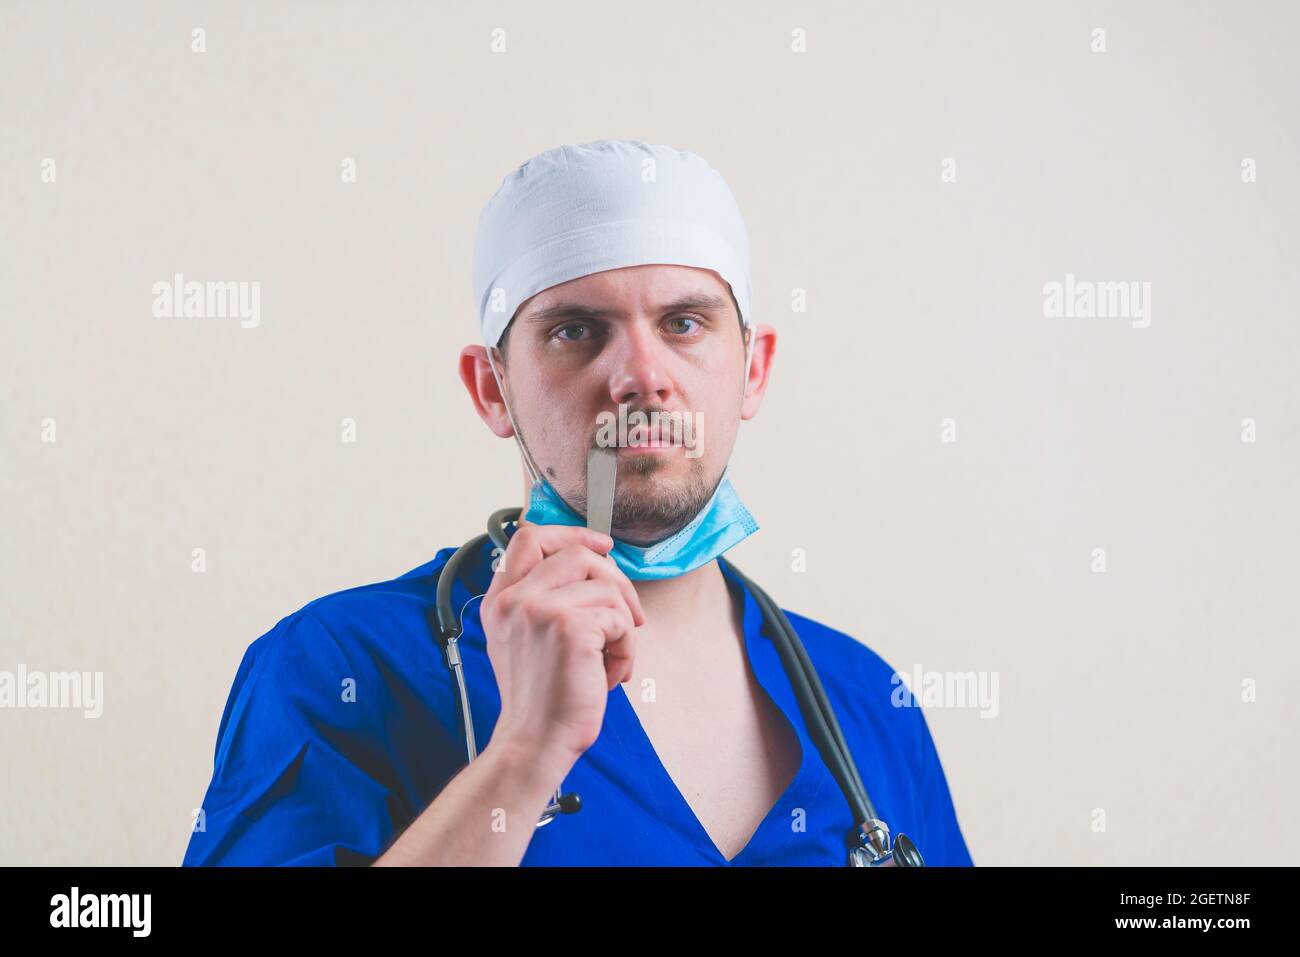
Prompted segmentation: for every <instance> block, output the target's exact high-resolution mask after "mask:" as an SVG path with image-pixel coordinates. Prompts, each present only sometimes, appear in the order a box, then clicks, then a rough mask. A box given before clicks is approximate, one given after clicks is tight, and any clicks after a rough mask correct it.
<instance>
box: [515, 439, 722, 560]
mask: <svg viewBox="0 0 1300 957" xmlns="http://www.w3.org/2000/svg"><path fill="white" fill-rule="evenodd" d="M515 427H516V430H517V431H518V433H519V438H520V439H521V440H522V442H523V444H525V445H528V439H527V436H526V435H525V434H524V428H523V422H522V421H521V420H520V419H519V418H516V419H515ZM595 447H596V435H595V433H593V435H592V437H591V440H590V441H589V442H588V448H595ZM531 448H532V446H531V445H529V449H530V450H531ZM677 454H678V455H681V458H682V460H683V461H684V462H685V463H686V471H685V475H683V476H681V477H680V478H677V477H670V475H671V474H672V473H673V472H674V471H675V470H677V469H680V466H677V465H675V463H672V462H670V461H662V460H660V459H659V458H658V457H657V456H651V455H645V456H641V455H634V456H620V457H619V463H618V477H617V480H616V483H615V487H614V509H613V514H612V515H611V519H610V534H611V535H613V536H614V537H616V538H618V539H620V540H622V541H625V542H628V543H629V544H632V545H637V546H641V547H645V546H648V545H653V544H655V543H657V542H661V541H663V540H664V539H665V538H668V537H669V536H671V535H674V534H676V533H677V532H679V531H680V530H681V529H682V528H684V527H685V526H686V524H687V523H688V522H689V521H690V520H691V519H693V518H694V517H695V516H696V515H698V514H699V513H700V511H701V510H702V509H703V508H704V506H705V505H707V504H708V503H709V499H711V498H712V497H713V493H714V492H715V491H717V488H718V485H719V484H721V482H722V473H721V472H719V473H718V474H717V475H716V476H713V478H712V480H710V479H709V477H708V476H707V475H706V474H705V467H704V464H703V462H704V460H703V458H702V457H696V458H689V457H686V456H685V454H684V453H677ZM534 461H535V462H536V464H537V466H538V468H541V469H542V471H543V472H544V473H545V476H546V479H547V481H549V482H550V483H551V485H552V486H553V487H554V488H555V490H556V491H557V492H558V493H559V494H560V497H561V498H562V499H564V501H565V502H566V503H568V505H569V507H570V508H572V509H573V510H574V511H575V512H577V514H578V515H581V516H584V517H585V516H586V514H587V483H586V477H585V475H584V476H583V478H582V480H581V481H580V483H578V484H575V485H574V487H572V488H569V489H564V488H561V487H560V485H559V484H558V483H557V482H556V481H555V470H554V469H552V468H549V467H544V466H543V465H542V463H541V462H537V461H536V460H534ZM584 464H585V460H584Z"/></svg>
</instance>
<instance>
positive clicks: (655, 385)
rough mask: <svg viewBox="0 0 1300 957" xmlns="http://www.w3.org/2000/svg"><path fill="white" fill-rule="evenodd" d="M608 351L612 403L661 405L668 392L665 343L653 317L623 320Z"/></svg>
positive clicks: (667, 350)
mask: <svg viewBox="0 0 1300 957" xmlns="http://www.w3.org/2000/svg"><path fill="white" fill-rule="evenodd" d="M616 340H617V343H616V345H615V347H614V348H613V349H611V350H610V352H611V361H612V365H611V368H610V372H609V395H610V398H611V399H613V400H614V402H615V404H619V403H627V404H628V405H636V406H638V407H640V406H650V407H651V408H656V409H657V408H661V407H664V406H666V405H667V404H668V399H669V398H670V397H671V395H672V389H673V386H672V378H671V376H670V375H669V370H668V365H667V359H668V355H669V351H670V350H669V349H668V347H667V346H666V345H665V344H664V343H663V342H661V341H660V339H659V336H658V335H657V334H656V331H655V325H654V322H653V321H642V320H640V319H636V320H633V321H629V322H626V323H623V324H622V325H621V326H620V329H619V335H618V336H616Z"/></svg>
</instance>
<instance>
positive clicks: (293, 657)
mask: <svg viewBox="0 0 1300 957" xmlns="http://www.w3.org/2000/svg"><path fill="white" fill-rule="evenodd" d="M455 551H456V549H455V548H444V549H442V550H440V551H439V552H438V553H437V554H436V555H435V556H434V558H433V559H432V560H430V561H428V562H426V563H424V564H423V565H420V566H419V567H417V568H414V569H412V570H411V571H409V572H406V573H405V574H402V575H399V576H397V577H395V578H391V579H387V580H385V581H378V582H372V583H370V584H365V585H358V586H355V587H350V588H344V589H339V590H338V591H334V592H330V593H328V594H325V595H322V596H320V597H318V598H314V599H312V600H311V601H309V602H307V603H306V604H304V605H302V606H301V607H299V608H298V609H297V610H296V611H293V612H291V613H290V614H288V615H285V616H284V617H283V618H281V619H280V620H279V621H278V622H276V623H275V625H274V626H272V627H271V628H270V629H269V630H268V631H266V632H265V633H264V634H262V635H261V636H260V637H258V638H257V639H255V640H254V641H253V642H252V643H251V644H249V645H248V647H247V649H246V650H245V651H244V655H243V659H242V660H241V661H240V664H239V669H238V671H237V673H236V675H235V681H234V686H233V688H232V689H231V698H232V702H233V699H234V698H235V696H236V695H237V694H238V693H239V692H241V691H245V690H246V691H247V692H249V693H251V692H252V690H253V688H254V686H255V685H258V684H282V685H283V683H285V682H299V683H303V682H312V681H314V680H316V679H317V678H319V679H320V680H324V679H326V678H328V679H329V680H330V681H334V680H335V679H338V681H344V680H346V679H347V678H348V677H351V678H353V679H356V680H358V681H359V680H361V679H362V678H377V677H379V676H380V674H381V673H382V674H385V675H387V676H391V675H392V674H394V673H400V672H394V670H393V669H390V668H389V667H388V665H389V664H390V663H391V664H393V665H398V664H401V663H403V662H406V663H408V664H409V663H412V662H414V661H415V660H417V659H418V657H419V655H420V654H421V653H422V652H426V651H428V650H429V649H428V648H426V647H425V646H432V645H433V643H434V642H433V633H432V630H431V629H432V622H433V621H434V620H435V618H434V613H433V608H434V605H435V602H436V590H437V579H438V573H439V572H440V571H441V569H442V567H443V566H444V565H445V564H446V562H447V560H448V559H449V558H450V557H451V555H452V554H453V553H454V552H455ZM375 684H376V686H382V683H381V682H375ZM372 700H373V699H372ZM227 711H228V712H229V709H227ZM228 717H229V714H228V713H227V715H226V716H225V717H223V721H222V725H223V726H224V724H225V720H226V718H228Z"/></svg>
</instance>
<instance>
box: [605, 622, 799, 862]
mask: <svg viewBox="0 0 1300 957" xmlns="http://www.w3.org/2000/svg"><path fill="white" fill-rule="evenodd" d="M684 657H689V656H675V657H674V658H672V659H670V658H668V657H667V656H665V657H662V658H656V657H650V658H649V660H646V661H644V662H641V661H639V662H638V667H637V671H636V673H635V674H634V675H633V679H632V681H630V682H628V684H626V685H623V686H621V687H622V689H623V691H624V692H625V694H626V696H627V700H628V702H629V703H630V704H631V706H632V709H633V711H634V712H635V713H636V716H637V719H638V721H639V723H640V726H641V731H642V733H643V734H644V735H645V737H646V738H647V739H648V741H649V743H650V745H651V747H652V748H653V750H654V752H655V754H656V755H657V756H658V759H659V763H660V764H661V765H662V766H663V770H664V771H665V772H666V773H667V775H668V777H670V778H671V780H672V783H673V785H674V786H675V787H676V789H677V791H678V793H679V794H680V796H681V798H682V800H683V801H684V802H685V803H686V805H687V806H688V807H689V808H690V811H691V812H692V813H693V815H694V817H695V819H696V820H697V822H698V823H699V825H700V827H701V828H702V829H703V830H704V831H705V833H706V834H707V835H708V836H709V838H710V840H712V841H713V844H714V846H715V847H716V848H717V849H718V850H719V852H721V854H722V855H723V857H724V858H726V859H727V860H731V859H732V858H734V857H735V856H736V855H737V854H739V853H740V852H741V851H742V850H743V849H744V848H745V846H746V844H748V843H749V840H750V838H751V837H752V836H753V834H754V832H755V831H756V830H757V828H758V826H759V824H760V823H762V821H763V819H764V818H765V817H766V816H767V814H768V812H769V811H771V810H772V807H773V805H775V804H776V802H777V800H778V799H779V798H780V797H781V795H782V794H784V793H785V791H786V789H787V788H788V787H789V786H790V784H791V782H792V781H793V780H794V777H795V774H796V773H797V772H798V769H799V764H800V760H801V756H802V752H801V750H800V744H799V738H798V736H797V735H796V733H795V731H794V729H793V727H791V725H790V722H789V720H788V719H787V718H786V717H785V715H784V713H783V712H782V711H781V709H780V708H779V707H777V705H776V704H775V703H774V702H773V701H772V699H771V697H770V696H769V695H768V693H767V691H766V690H765V689H764V688H763V686H762V685H761V684H760V683H759V681H758V679H757V678H756V677H755V675H754V673H753V671H752V669H751V668H750V666H749V663H748V661H747V660H746V658H745V656H744V653H743V642H737V644H736V645H735V646H734V647H731V648H729V649H728V650H724V652H723V653H721V654H719V655H717V656H716V657H714V658H713V659H712V660H703V661H702V660H700V659H699V658H696V659H695V660H689V661H686V662H685V664H687V665H691V666H693V667H683V666H682V664H681V662H682V659H683V658H684ZM638 658H639V659H640V658H641V656H640V655H639V656H638Z"/></svg>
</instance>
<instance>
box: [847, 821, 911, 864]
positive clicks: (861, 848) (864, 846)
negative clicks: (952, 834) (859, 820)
mask: <svg viewBox="0 0 1300 957" xmlns="http://www.w3.org/2000/svg"><path fill="white" fill-rule="evenodd" d="M854 838H855V843H854V844H853V845H852V846H851V847H850V848H849V866H850V867H924V866H925V860H924V858H922V857H921V852H920V851H919V850H918V849H917V846H916V844H914V843H913V842H912V839H911V838H910V837H908V836H907V835H906V834H902V833H900V834H899V835H898V837H897V838H895V840H894V843H893V846H892V847H890V844H889V828H888V827H886V826H885V823H884V822H883V821H870V822H868V823H867V824H866V825H863V829H862V830H861V831H857V832H855V833H854Z"/></svg>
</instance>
